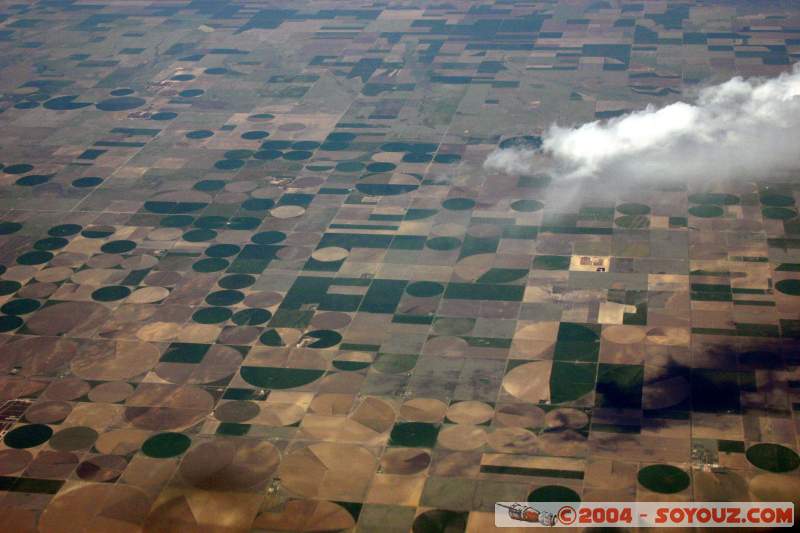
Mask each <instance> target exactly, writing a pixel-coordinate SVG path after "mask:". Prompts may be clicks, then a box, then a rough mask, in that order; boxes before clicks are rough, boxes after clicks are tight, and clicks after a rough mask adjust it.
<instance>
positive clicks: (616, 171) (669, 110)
mask: <svg viewBox="0 0 800 533" xmlns="http://www.w3.org/2000/svg"><path fill="white" fill-rule="evenodd" d="M542 141H543V142H542V148H541V150H540V151H533V150H530V149H527V150H526V149H520V148H508V149H498V150H495V151H494V152H492V153H491V154H490V155H489V157H488V158H487V160H486V162H485V163H484V166H485V167H486V168H487V169H492V170H500V171H503V172H507V173H512V174H515V173H524V172H531V171H535V170H537V169H541V170H547V171H549V172H551V173H553V174H554V175H555V176H556V177H559V178H562V179H575V178H602V179H607V180H611V181H614V180H621V181H627V180H659V181H667V180H686V181H689V182H692V181H705V180H709V179H715V178H723V179H731V178H733V179H736V178H738V179H759V178H765V177H770V176H772V175H776V174H781V173H784V172H786V171H788V170H792V169H794V170H796V169H797V168H798V166H800V64H798V65H795V68H794V69H793V70H792V71H791V72H787V73H784V74H781V75H780V76H778V77H777V78H772V79H767V80H764V79H760V78H753V79H743V78H741V77H736V78H733V79H731V80H729V81H727V82H725V83H722V84H720V85H715V86H711V87H707V88H705V89H703V90H701V91H700V93H699V95H698V97H697V99H696V100H695V101H694V102H693V103H684V102H678V103H674V104H671V105H668V106H665V107H662V108H656V107H653V106H648V107H647V108H645V109H644V110H641V111H635V112H632V113H628V114H626V115H623V116H620V117H617V118H614V119H611V120H608V121H596V122H590V123H587V124H583V125H581V126H577V127H572V128H570V127H561V126H558V125H555V124H554V125H552V126H551V127H550V128H549V129H548V130H547V131H546V132H545V134H544V136H543V138H542ZM544 160H547V161H548V163H547V164H546V165H545V163H544ZM543 167H548V168H543Z"/></svg>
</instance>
